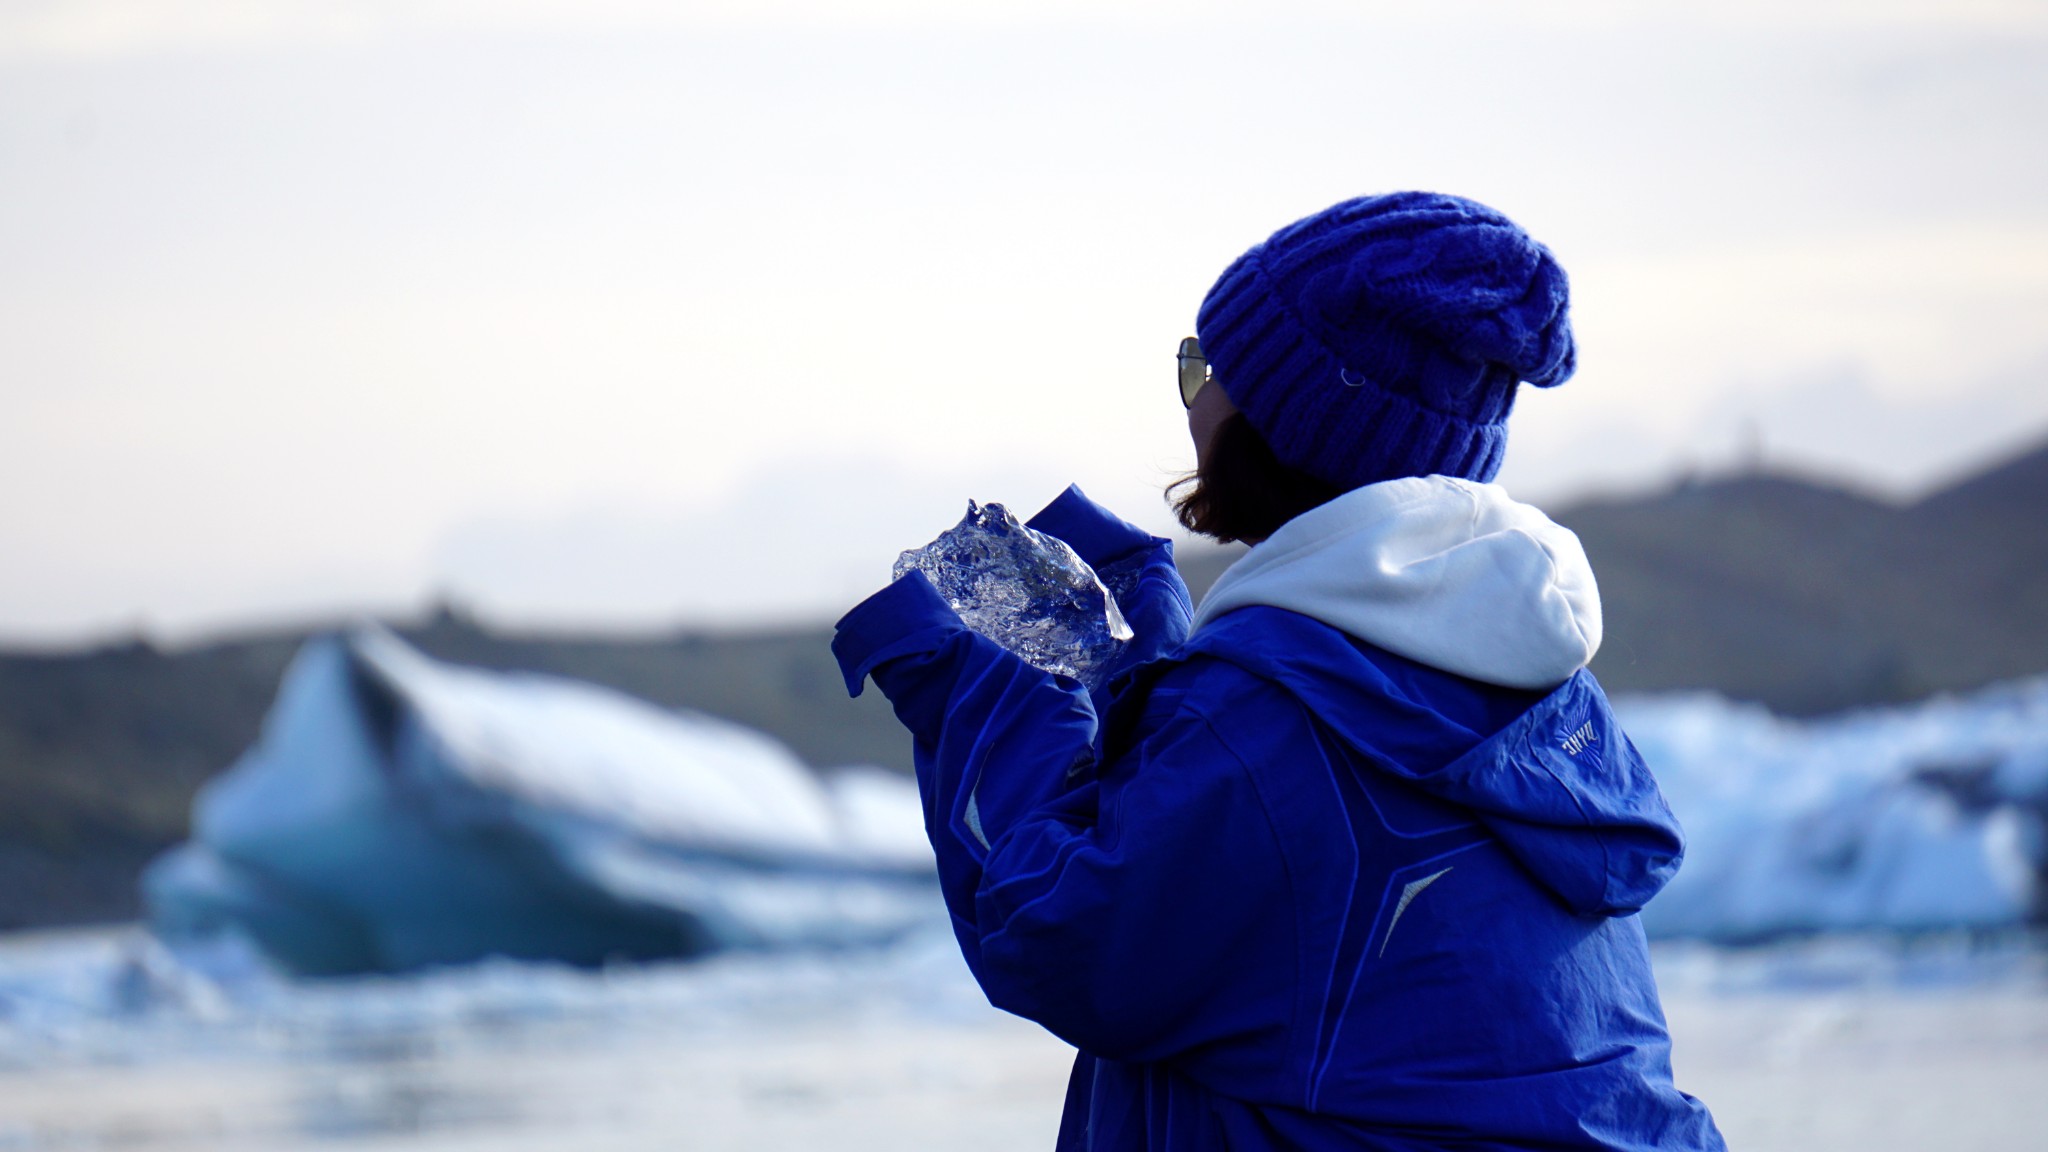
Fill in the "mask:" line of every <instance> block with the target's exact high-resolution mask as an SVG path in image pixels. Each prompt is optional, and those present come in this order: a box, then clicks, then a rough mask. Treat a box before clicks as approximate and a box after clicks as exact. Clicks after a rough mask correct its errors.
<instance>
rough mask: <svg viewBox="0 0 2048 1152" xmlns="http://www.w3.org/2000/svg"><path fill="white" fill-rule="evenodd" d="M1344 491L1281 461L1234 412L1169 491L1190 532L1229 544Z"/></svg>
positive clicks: (1261, 533)
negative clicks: (1200, 457)
mask: <svg viewBox="0 0 2048 1152" xmlns="http://www.w3.org/2000/svg"><path fill="white" fill-rule="evenodd" d="M1343 494H1344V489H1342V488H1339V487H1337V486H1336V485H1335V484H1329V483H1326V482H1324V481H1321V480H1318V479H1316V478H1315V477H1313V476H1310V475H1308V474H1307V473H1304V472H1297V471H1295V470H1294V469H1292V468H1289V467H1288V466H1286V465H1285V464H1282V463H1281V462H1280V460H1279V458H1278V457H1276V456H1274V455H1273V450H1272V449H1271V448H1269V447H1267V446H1266V440H1265V437H1263V436H1260V435H1259V433H1258V430H1257V429H1255V428H1253V427H1252V424H1251V421H1249V420H1247V419H1245V416H1244V413H1242V412H1234V413H1232V414H1231V415H1230V416H1229V417H1228V418H1227V419H1225V420H1224V421H1223V423H1222V424H1221V425H1220V426H1218V427H1217V429H1216V438H1215V440H1213V441H1211V442H1210V444H1209V451H1208V453H1207V454H1206V455H1205V456H1204V458H1203V460H1202V464H1201V466H1200V467H1199V468H1197V469H1195V470H1194V471H1193V472H1190V473H1188V474H1187V475H1185V476H1183V477H1181V478H1180V479H1179V480H1176V481H1174V482H1173V484H1172V485H1171V486H1170V487H1168V488H1167V490H1166V499H1167V502H1168V503H1170V504H1172V505H1173V511H1174V515H1176V516H1178V517H1179V518H1180V522H1181V523H1182V524H1184V525H1186V526H1187V529H1188V531H1190V532H1196V533H1200V534H1201V535H1203V536H1213V537H1215V538H1216V539H1217V540H1220V541H1222V542H1223V543H1225V544H1228V543H1231V542H1232V541H1235V540H1247V541H1255V540H1264V539H1265V538H1266V537H1268V536H1271V535H1272V534H1273V533H1274V532H1275V531H1277V530H1278V529H1279V527H1280V526H1281V525H1282V524H1285V523H1287V522H1288V521H1289V520H1292V519H1294V518H1295V517H1296V516H1299V515H1301V514H1302V513H1303V512H1306V511H1308V510H1309V509H1311V508H1314V507H1316V506H1317V505H1320V504H1323V503H1326V502H1328V501H1330V500H1332V499H1335V498H1336V497H1338V496H1341V495H1343Z"/></svg>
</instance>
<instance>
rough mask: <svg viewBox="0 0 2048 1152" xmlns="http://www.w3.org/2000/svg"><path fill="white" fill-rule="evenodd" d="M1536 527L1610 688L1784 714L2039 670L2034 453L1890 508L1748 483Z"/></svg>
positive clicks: (2047, 506)
mask: <svg viewBox="0 0 2048 1152" xmlns="http://www.w3.org/2000/svg"><path fill="white" fill-rule="evenodd" d="M1554 516H1555V518H1556V519H1557V520H1558V521H1559V522H1560V523H1563V524H1565V525H1566V526H1568V527H1570V528H1571V529H1572V530H1573V531H1575V532H1577V533H1578V535H1579V539H1580V540H1581V541H1582V542H1584V544H1585V546H1586V551H1587V553H1588V554H1589V555H1590V556H1591V557H1592V560H1593V569H1594V571H1595V572H1596V573H1597V574H1598V576H1599V579H1600V590H1601V599H1602V601H1603V602H1604V604H1605V606H1606V625H1607V638H1606V643H1605V645H1604V646H1603V647H1602V649H1601V651H1600V655H1599V658H1598V659H1596V660H1595V661H1594V662H1593V670H1594V672H1596V673H1597V674H1598V675H1599V676H1600V679H1601V681H1602V683H1604V684H1606V685H1607V686H1608V688H1609V689H1610V690H1614V691H1623V692H1640V691H1660V690H1665V689H1674V688H1712V689H1715V690H1717V691H1720V692H1722V693H1724V694H1726V695H1729V696H1733V697H1736V698H1739V699H1744V700H1756V701H1761V702H1763V703H1765V704H1768V705H1770V706H1771V707H1772V708H1774V709H1776V710H1777V711H1780V712H1784V713H1790V714H1795V715H1799V714H1813V713H1819V712H1829V711H1834V710H1837V709H1841V708H1847V707H1852V706H1855V705H1859V704H1878V703H1889V702H1896V701H1902V700H1911V699H1917V698H1920V697H1923V696H1927V695H1929V694H1931V693H1934V692H1939V691H1944V690H1951V689H1962V688H1971V687H1975V686H1977V685H1980V684H1984V683H1988V682H1990V681H1993V680H2001V679H2006V678H2009V677H2014V676H2021V675H2026V674H2029V673H2034V672H2040V671H2043V670H2048V447H2043V448H2040V449H2036V450H2035V451H2033V452H2030V453H2028V454H2026V455H2024V456H2021V457H2019V458H2018V459H2015V460H2012V461H2010V462H2008V463H2006V464H2003V465H2001V466H1999V467H1996V468H1993V469H1991V470H1989V471H1986V472H1983V473H1980V474H1978V475H1976V476H1973V477H1971V478H1970V479H1968V480H1965V481H1963V482H1961V483H1959V484H1956V485H1954V486H1952V487H1949V488H1945V489H1943V490H1941V491H1939V492H1936V493H1934V494H1933V495H1931V496H1928V497H1926V498H1925V499H1923V500H1921V501H1919V502H1918V503H1914V504H1908V505H1899V504H1892V503H1887V502H1884V501H1881V500H1876V499H1872V498H1869V497H1865V496H1860V495H1856V494H1854V493H1850V492H1844V491H1841V490H1839V489H1836V488H1833V487H1829V486H1827V485H1824V484H1818V483H1815V482H1812V481H1807V480H1801V479H1798V478H1796V477H1789V476H1773V475H1758V476H1745V477H1737V478H1733V479H1727V480H1720V481H1715V482H1712V483H1698V484H1689V485H1683V486H1681V487H1678V488H1676V489H1674V490H1672V491H1669V492H1665V493H1662V494H1660V495H1657V496H1653V497H1650V498H1647V499H1633V500H1609V501H1599V502H1593V503H1585V504H1579V505H1575V506H1572V507H1564V508H1559V509H1558V510H1557V511H1556V512H1555V513H1554Z"/></svg>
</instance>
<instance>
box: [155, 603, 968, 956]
mask: <svg viewBox="0 0 2048 1152" xmlns="http://www.w3.org/2000/svg"><path fill="white" fill-rule="evenodd" d="M921 811H922V810H921V807H920V805H919V803H918V800H917V795H916V786H915V785H914V784H912V783H911V782H910V781H907V780H904V779H901V778H888V777H884V776H881V775H879V774H877V773H874V772H867V773H853V774H847V775H842V776H841V777H840V778H838V779H837V782H836V783H834V784H832V785H829V786H828V785H823V784H820V783H819V781H818V780H817V778H816V777H814V776H813V775H812V774H811V773H810V772H809V771H808V770H807V769H806V768H805V767H804V766H803V765H802V764H801V763H799V762H798V761H797V760H796V758H795V757H794V756H793V755H792V754H791V753H790V752H789V751H788V750H787V749H785V748H783V747H782V746H781V745H780V744H778V743H776V742H775V741H773V740H771V739H769V738H768V737H766V736H764V735H762V734H760V733H757V732H753V731H751V730H749V729H745V728H742V727H739V726H737V725H734V724H730V723H727V722H725V721H721V720H715V719H712V718H710V717H707V716H700V715H692V714H687V713H677V712H668V711H664V710H662V709H659V708H655V707H654V706H652V705H649V704H645V703H642V702H640V701H638V700H634V699H632V698H630V697H627V696H624V695H621V694H619V693H616V692H613V691H610V690H608V689H604V688H599V687H597V686H595V685H589V684H580V683H576V682H573V681H566V680H559V679H554V678H550V677H544V676H537V675H521V674H503V673H492V672H483V671H479V670H475V669H465V668H457V667H453V666H449V665H444V664H439V663H436V662H434V661H431V660H428V659H426V658H425V657H423V656H421V655H419V654H418V653H417V652H414V651H413V650H411V649H410V648H407V647H406V646H405V645H404V644H403V643H401V642H400V641H399V640H398V639H396V638H395V637H393V636H391V635H390V634H388V633H385V632H381V631H363V632H359V633H357V634H355V635H353V636H350V637H348V638H347V639H345V640H344V639H323V640H316V641H314V642H312V643H310V644H308V645H307V646H306V648H305V649H304V650H302V651H301V652H300V654H299V657H298V659H297V660H296V661H295V662H294V663H293V666H292V668H291V670H290V672H289V673H288V674H287V675H286V678H285V682H284V685H283V687H282V688H281V689H280V691H279V694H278V700H277V703H276V704H275V705H274V706H273V708H272V710H271V713H270V716H269V717H268V718H267V719H266V721H265V725H264V731H263V735H262V737H261V739H260V740H259V741H258V742H257V744H256V746H255V747H253V748H251V749H250V750H249V752H247V753H246V754H244V756H243V757H242V759H241V760H240V761H239V762H238V763H236V764H235V766H234V767H233V768H232V769H230V770H229V771H228V772H227V773H226V774H224V775H223V776H221V777H219V778H218V779H216V780H214V781H212V782H211V783H209V784H208V785H207V786H206V788H205V789H204V790H203V791H202V792H201V794H200V796H199V799H198V801H197V802H196V804H195V805H194V814H193V829H194V837H193V840H192V841H191V842H190V843H187V844H185V845H183V846H181V847H179V848H177V849H175V850H173V851H172V852H171V853H169V854H168V855H166V856H165V857H163V858H162V859H160V860H158V861H157V862H156V863H155V864H153V865H152V866H151V868H150V870H149V872H148V874H147V875H146V876H145V877H144V894H145V897H146V899H147V902H148V904H149V909H150V915H151V920H152V923H153V926H154V927H155V928H156V930H157V931H158V933H159V934H160V935H162V936H164V937H165V938H166V939H169V940H172V941H174V942H188V943H189V942H194V941H201V940H205V939H209V938H214V937H219V936H221V935H224V934H239V935H242V936H246V937H248V938H250V939H253V940H254V941H255V942H256V943H257V944H259V945H260V946H261V947H262V948H263V949H264V951H265V952H267V953H268V954H269V955H271V956H272V957H273V958H274V959H276V960H277V961H278V962H281V963H282V964H284V965H285V966H287V967H288V968H290V969H292V970H294V971H297V972H301V973H341V972H369V971H403V970H407V969H412V968H418V967H422V966H427V965H434V964H447V963H456V962H462V961H468V960H474V959H479V958H482V957H485V956H492V955H502V956H511V957H521V958H529V959H554V960H566V961H570V962H573V963H584V964H596V963H601V962H604V961H606V960H609V959H614V958H650V957H656V956H670V955H686V954H690V953H694V952H701V951H705V950H708V949H712V948H718V947H735V946H737V947H746V946H776V945H784V944H801V943H820V942H830V943H840V942H855V941H866V940H878V939H886V938H889V937H891V936H893V935H895V934H896V933H898V932H901V931H903V930H904V929H905V928H907V927H909V926H912V925H915V924H919V923H923V922H925V921H926V920H927V919H929V918H930V916H931V915H932V909H934V908H936V907H937V903H936V901H935V899H934V897H933V892H932V881H933V870H932V863H931V859H930V854H929V849H926V850H925V851H924V852H922V853H920V852H917V851H916V850H915V849H914V847H913V846H912V845H913V838H915V839H916V840H921V839H922V836H923V831H922V823H921V820H922V817H921Z"/></svg>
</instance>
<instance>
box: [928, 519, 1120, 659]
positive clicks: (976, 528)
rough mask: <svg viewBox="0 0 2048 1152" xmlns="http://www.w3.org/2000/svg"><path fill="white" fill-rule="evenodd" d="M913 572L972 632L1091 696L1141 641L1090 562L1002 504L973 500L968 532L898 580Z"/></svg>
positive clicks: (938, 544)
mask: <svg viewBox="0 0 2048 1152" xmlns="http://www.w3.org/2000/svg"><path fill="white" fill-rule="evenodd" d="M911 571H918V572H922V573H924V575H925V579H927V580H930V581H931V583H932V587H934V588H936V589H938V593H939V595H940V596H943V597H944V598H945V600H946V603H947V604H950V605H952V608H953V611H955V612H957V613H959V614H960V619H961V621H962V622H964V623H965V624H966V625H967V626H968V627H969V628H972V629H973V630H974V631H976V632H979V633H981V634H982V635H983V636H986V637H988V638H989V639H991V640H993V641H995V642H996V643H998V644H1000V645H1002V646H1003V647H1004V648H1007V649H1009V650H1010V651H1012V652H1015V653H1016V654H1017V655H1018V656H1020V657H1022V658H1023V659H1024V661H1025V662H1026V663H1029V664H1031V665H1033V666H1035V667H1038V668H1043V669H1045V670H1046V671H1048V672H1052V673H1056V674H1059V675H1062V676H1071V677H1073V678H1074V679H1076V680H1079V681H1080V682H1081V684H1082V685H1083V686H1084V687H1087V688H1091V689H1093V688H1097V687H1100V686H1101V681H1102V678H1103V677H1104V676H1105V675H1106V674H1107V673H1108V671H1109V667H1110V665H1111V664H1112V663H1113V662H1114V661H1115V659H1116V655H1117V652H1118V651H1119V650H1120V649H1122V647H1123V645H1124V642H1125V641H1127V640H1129V639H1130V638H1131V635H1132V632H1131V626H1130V625H1129V624H1128V623H1126V622H1125V621H1124V614H1123V613H1122V612H1121V611H1119V610H1118V608H1117V606H1116V597H1115V596H1113V595H1111V594H1110V591H1109V589H1108V588H1107V587H1105V586H1104V584H1103V582H1102V580H1101V578H1099V577H1098V576H1097V575H1096V574H1095V570H1094V569H1093V568H1090V567H1089V566H1088V563H1087V561H1085V560H1083V559H1081V557H1080V556H1079V555H1078V554H1076V553H1075V551H1074V550H1073V549H1072V548H1071V547H1069V546H1068V545H1067V542H1066V541H1064V540H1061V539H1060V538H1059V537H1057V536H1048V535H1047V534H1045V533H1043V532H1040V531H1037V530H1036V529H1033V528H1027V527H1025V526H1024V525H1023V524H1022V523H1020V522H1018V520H1017V518H1016V517H1015V516H1013V515H1011V514H1010V510H1009V509H1007V508H1005V507H1003V506H1002V505H1001V504H976V503H975V502H974V501H972V500H969V501H968V502H967V515H966V517H965V518H964V519H962V520H961V521H960V523H959V524H957V525H955V526H954V527H952V528H949V529H947V530H946V531H945V532H943V533H941V534H940V535H939V538H938V539H936V540H934V541H932V542H931V543H929V544H927V545H925V546H924V547H922V548H912V549H910V550H909V551H907V552H905V553H903V555H901V556H899V557H897V558H896V567H895V570H894V572H893V573H892V577H893V578H895V579H901V578H902V577H903V576H904V575H905V574H907V573H909V572H911Z"/></svg>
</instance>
